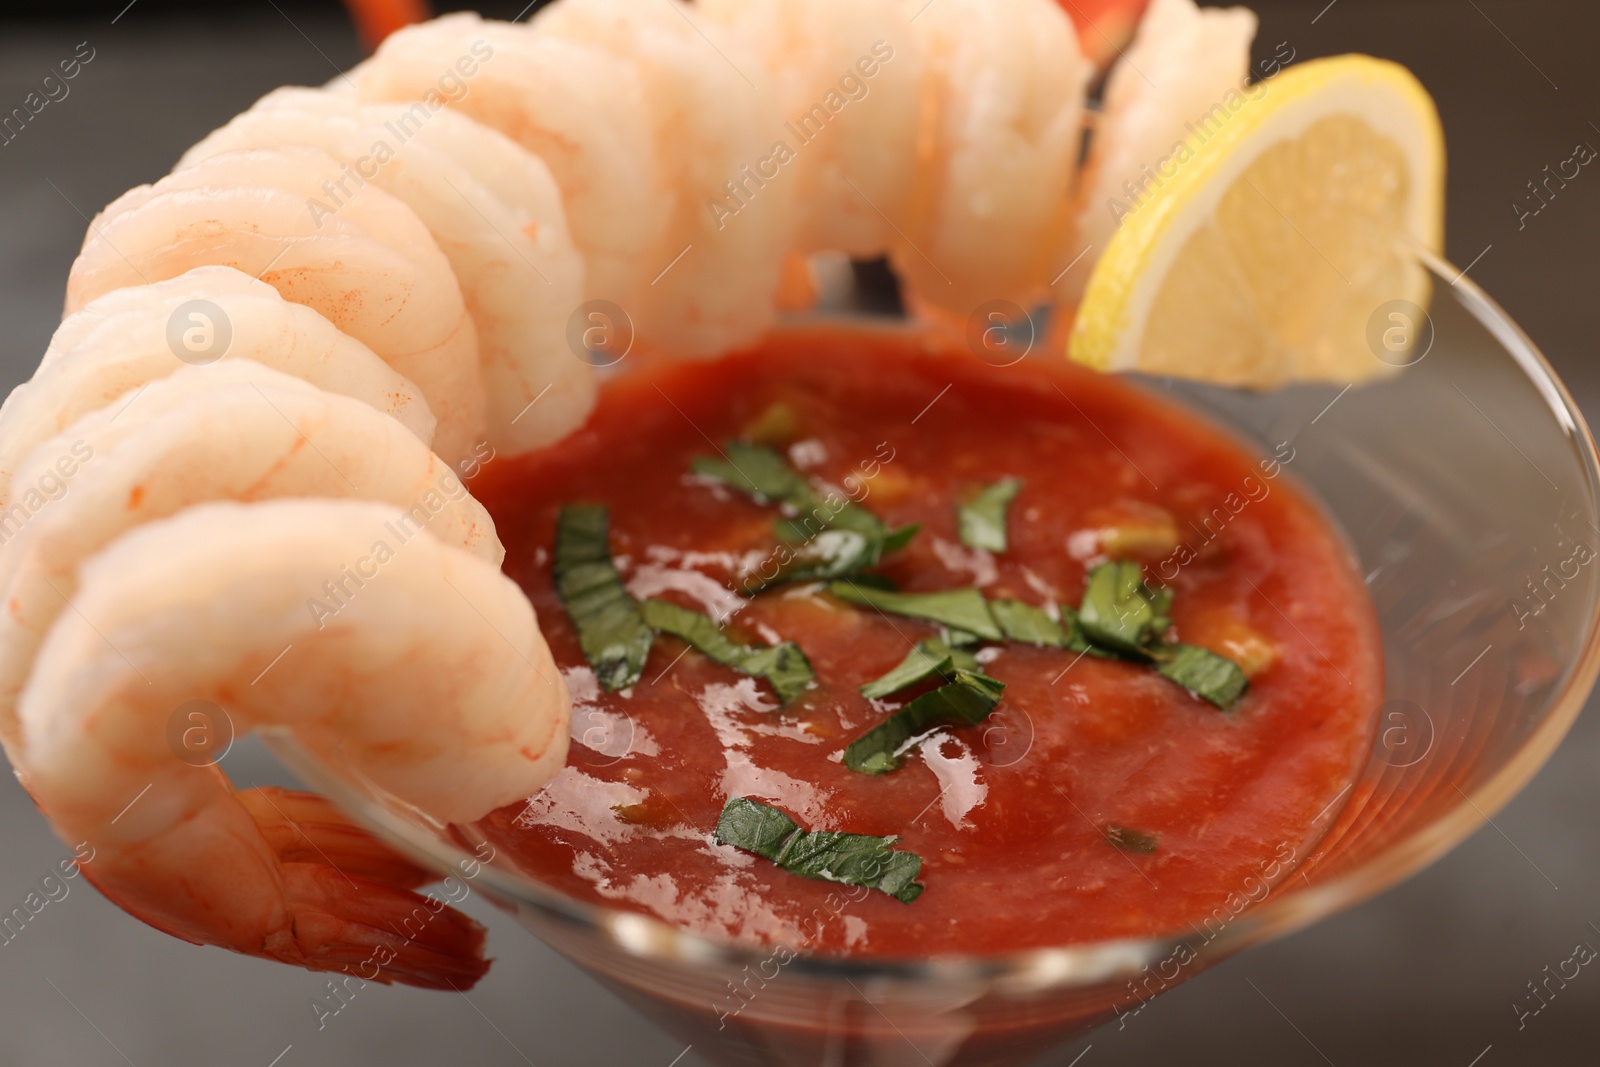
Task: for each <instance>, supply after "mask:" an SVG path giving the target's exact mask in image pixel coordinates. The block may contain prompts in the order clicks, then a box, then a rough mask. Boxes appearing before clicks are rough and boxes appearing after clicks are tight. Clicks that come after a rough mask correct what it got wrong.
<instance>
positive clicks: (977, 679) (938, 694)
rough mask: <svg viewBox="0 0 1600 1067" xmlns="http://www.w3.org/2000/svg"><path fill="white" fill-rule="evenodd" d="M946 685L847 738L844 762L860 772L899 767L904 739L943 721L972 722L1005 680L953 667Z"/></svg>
mask: <svg viewBox="0 0 1600 1067" xmlns="http://www.w3.org/2000/svg"><path fill="white" fill-rule="evenodd" d="M951 679H952V680H951V682H950V684H949V685H944V686H940V687H939V688H938V689H935V690H933V691H932V692H929V693H924V694H922V695H921V696H919V697H917V699H915V700H913V701H912V702H911V703H909V704H907V705H906V706H905V707H903V708H901V709H900V710H899V711H897V712H895V713H894V714H893V715H891V716H889V717H888V718H887V719H885V720H883V721H882V722H880V723H879V724H878V725H876V726H874V727H873V728H872V729H870V730H868V731H867V732H866V733H864V734H862V735H861V736H860V737H858V738H856V739H855V740H854V741H852V742H850V744H849V746H848V747H847V748H846V749H845V750H844V765H845V766H846V767H849V768H850V769H851V770H852V771H857V772H859V773H861V774H888V773H889V772H890V771H893V770H897V769H898V768H899V767H900V757H901V754H902V752H903V751H904V749H905V747H906V744H907V742H909V741H912V740H914V739H915V738H918V737H920V736H922V735H923V734H925V733H927V732H928V731H929V730H932V729H933V728H935V727H937V726H942V725H944V724H946V723H951V724H954V725H957V726H976V725H977V724H978V723H980V722H982V721H983V720H984V719H986V718H988V717H989V713H990V712H991V711H993V710H994V709H995V705H996V704H999V703H1000V694H1001V693H1002V692H1004V691H1005V688H1006V687H1005V683H1004V682H997V681H995V680H994V679H993V678H990V677H988V676H987V675H983V674H976V673H974V672H972V671H963V670H957V671H954V672H953V673H952V675H951Z"/></svg>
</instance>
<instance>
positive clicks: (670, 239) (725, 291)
mask: <svg viewBox="0 0 1600 1067" xmlns="http://www.w3.org/2000/svg"><path fill="white" fill-rule="evenodd" d="M703 22H704V20H702V19H700V18H699V16H698V14H696V13H695V9H694V8H693V7H690V6H688V5H685V4H683V3H682V2H681V0H662V2H661V3H659V4H638V3H634V2H633V0H566V2H565V3H561V4H556V5H553V6H551V7H548V8H545V9H544V10H543V11H542V12H540V13H539V14H538V15H536V16H535V17H534V20H533V22H532V24H531V26H530V29H531V30H532V32H533V33H534V34H535V35H537V36H541V37H554V38H559V39H562V40H568V41H573V42H576V43H579V44H583V45H586V46H589V47H593V48H599V49H603V50H605V51H606V52H608V53H610V54H611V56H612V57H613V58H614V65H616V66H624V67H631V68H632V69H633V70H635V71H637V72H638V75H639V78H640V80H641V82H642V83H643V85H644V88H645V103H646V106H647V108H648V109H649V111H648V114H649V115H650V119H651V128H652V137H651V144H652V145H653V147H654V152H655V155H656V166H657V168H658V170H659V172H660V174H661V177H662V180H663V182H664V188H663V190H662V192H663V195H664V196H665V198H666V200H667V202H668V204H669V205H670V207H671V213H670V216H669V218H670V221H669V224H668V226H667V229H666V231H665V233H664V234H663V235H662V236H661V238H660V240H659V241H658V243H657V244H656V245H655V247H654V248H652V249H649V250H648V253H647V256H646V258H645V260H644V264H645V266H646V268H647V270H648V271H649V272H651V273H652V274H653V277H652V280H651V282H650V284H649V285H648V286H646V287H645V288H644V289H643V290H641V292H640V294H639V297H638V303H637V304H636V305H635V306H632V307H630V306H628V305H626V304H625V305H623V308H624V310H625V311H627V312H628V313H629V314H630V315H631V316H632V317H633V318H634V320H635V322H636V324H637V329H638V331H639V336H640V337H641V338H643V339H644V340H645V341H647V342H649V343H650V344H652V345H653V346H655V347H658V348H661V349H664V350H665V351H668V352H671V353H674V354H678V355H686V356H710V355H717V354H720V353H722V352H726V351H728V350H730V349H732V348H736V347H738V346H740V345H743V344H748V343H749V342H751V341H753V340H755V339H756V338H757V337H759V336H760V335H761V334H762V333H763V332H764V331H765V330H766V329H767V328H768V327H769V326H771V324H772V321H773V319H774V317H775V315H776V305H775V295H776V292H777V289H778V282H779V272H780V268H781V265H782V263H783V254H784V252H785V250H786V249H787V247H788V245H789V242H790V231H791V228H792V222H793V206H792V205H793V198H794V195H795V188H794V185H793V183H790V182H786V181H784V180H783V177H782V175H781V174H780V175H778V176H776V177H774V178H772V179H771V180H764V179H763V177H762V173H763V172H766V171H770V169H771V168H774V167H781V160H782V159H783V157H784V156H785V155H786V154H787V153H786V152H785V151H784V150H783V149H782V148H780V146H779V141H780V137H781V135H783V134H784V133H785V130H784V127H783V121H782V117H781V113H780V111H779V109H778V104H777V97H776V94H775V93H774V91H773V89H772V86H771V83H770V81H769V80H768V79H767V77H766V75H765V73H764V72H763V71H762V70H761V68H760V67H759V66H756V65H754V64H749V63H748V62H747V63H746V64H745V65H746V66H748V67H750V69H749V70H745V69H744V68H743V67H740V66H739V64H738V62H737V61H736V60H735V59H734V58H733V53H734V52H735V51H737V49H735V48H734V46H733V42H732V41H731V40H729V39H728V38H727V37H726V36H725V35H724V34H723V33H722V31H721V28H720V27H718V26H716V25H714V24H710V23H705V24H702V23H703ZM752 175H754V177H752ZM733 190H737V191H739V193H740V195H738V196H734V197H732V199H733V200H734V201H735V202H742V205H743V206H742V207H740V208H739V209H738V210H737V212H736V214H735V215H734V216H731V217H730V215H728V214H726V212H727V211H728V210H729V209H728V206H727V203H726V202H725V201H727V200H728V199H729V193H730V191H733ZM719 203H721V204H722V210H721V211H719V210H718V204H719Z"/></svg>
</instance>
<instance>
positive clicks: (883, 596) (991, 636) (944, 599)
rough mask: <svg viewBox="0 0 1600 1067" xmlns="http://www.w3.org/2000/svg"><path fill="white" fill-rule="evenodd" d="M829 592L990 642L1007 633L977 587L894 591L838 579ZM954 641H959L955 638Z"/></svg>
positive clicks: (861, 603)
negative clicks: (996, 620) (927, 590)
mask: <svg viewBox="0 0 1600 1067" xmlns="http://www.w3.org/2000/svg"><path fill="white" fill-rule="evenodd" d="M828 592H830V593H832V594H833V595H834V596H836V597H838V598H839V599H840V600H845V601H848V602H850V603H851V604H859V605H861V606H862V607H868V608H876V609H877V610H879V611H882V612H884V613H886V614H889V615H904V616H906V617H907V618H911V619H927V620H929V621H930V622H936V623H939V624H940V625H942V626H945V627H947V628H948V629H950V630H951V631H956V630H962V631H965V632H966V633H969V634H975V635H976V636H978V637H981V638H983V639H985V640H988V641H1003V640H1004V639H1005V635H1004V634H1003V633H1001V632H1000V627H998V626H996V625H995V621H994V616H992V615H990V614H989V602H988V601H986V600H984V599H983V594H982V593H980V592H978V591H977V590H976V589H972V588H967V589H950V590H946V591H944V592H940V593H890V592H885V591H883V590H879V589H863V588H861V587H860V586H858V585H853V584H852V583H850V582H834V583H832V584H831V585H829V586H828ZM950 643H952V644H955V643H956V642H955V641H953V640H952V641H951V642H950Z"/></svg>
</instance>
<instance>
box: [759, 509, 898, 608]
mask: <svg viewBox="0 0 1600 1067" xmlns="http://www.w3.org/2000/svg"><path fill="white" fill-rule="evenodd" d="M778 522H779V523H787V522H789V520H788V519H779V520H778ZM781 533H782V530H781V528H780V534H781ZM778 551H779V552H785V551H786V552H787V556H788V558H787V559H785V560H783V561H782V562H780V563H779V564H778V570H777V573H776V574H775V575H773V576H772V577H771V578H766V579H765V580H763V581H760V582H753V583H749V584H748V585H747V588H749V589H750V590H751V591H752V592H760V591H761V590H763V589H768V588H771V587H772V586H774V585H781V584H782V583H784V582H825V581H829V580H831V579H834V578H842V577H845V576H846V575H855V574H858V573H859V572H860V571H861V569H862V568H863V567H870V566H872V565H873V564H874V563H876V562H878V557H879V556H880V555H882V553H883V546H882V545H881V544H880V543H879V542H878V541H876V540H874V539H873V538H871V537H870V536H868V535H866V534H862V533H857V532H856V531H854V530H823V531H822V532H821V533H819V534H817V535H816V536H814V537H813V538H811V540H809V541H806V542H804V543H802V544H800V545H797V546H795V547H794V548H792V549H787V550H786V549H781V548H780V549H779V550H778Z"/></svg>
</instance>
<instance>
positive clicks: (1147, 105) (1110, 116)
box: [1057, 0, 1256, 303]
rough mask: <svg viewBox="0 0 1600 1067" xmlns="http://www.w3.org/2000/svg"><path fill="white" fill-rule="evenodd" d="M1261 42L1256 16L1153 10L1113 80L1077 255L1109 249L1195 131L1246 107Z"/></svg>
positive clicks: (1072, 293)
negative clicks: (1255, 41)
mask: <svg viewBox="0 0 1600 1067" xmlns="http://www.w3.org/2000/svg"><path fill="white" fill-rule="evenodd" d="M1255 33H1256V16H1255V13H1254V12H1252V11H1249V10H1247V9H1246V8H1242V7H1231V8H1227V9H1224V10H1217V9H1206V10H1201V9H1200V8H1198V7H1196V6H1195V3H1194V0H1153V2H1152V3H1151V5H1150V8H1149V10H1148V11H1147V12H1146V14H1145V16H1144V21H1143V22H1141V23H1140V24H1139V31H1138V34H1137V36H1136V37H1135V38H1134V42H1133V47H1132V48H1130V49H1129V50H1128V54H1127V56H1126V57H1125V58H1124V59H1123V61H1122V62H1121V63H1119V64H1118V65H1117V66H1115V67H1114V68H1112V71H1111V75H1110V77H1109V78H1108V79H1107V80H1106V91H1105V100H1104V108H1103V110H1102V112H1101V115H1100V122H1099V125H1098V127H1097V128H1096V130H1095V133H1094V136H1093V138H1092V140H1091V141H1090V147H1089V159H1088V163H1087V166H1086V167H1085V171H1084V180H1083V196H1082V202H1081V204H1080V206H1079V209H1078V217H1077V238H1076V242H1077V246H1078V248H1085V247H1087V248H1089V249H1104V248H1105V246H1106V242H1107V241H1109V240H1111V236H1112V234H1113V233H1115V232H1116V228H1117V226H1118V225H1119V224H1120V222H1121V220H1122V218H1123V217H1124V216H1125V215H1127V214H1128V213H1129V212H1130V211H1132V210H1135V209H1137V207H1138V205H1139V203H1140V201H1141V200H1142V199H1143V198H1145V197H1146V196H1148V195H1150V194H1151V193H1153V192H1154V189H1155V186H1157V185H1159V184H1160V182H1161V178H1162V175H1160V174H1159V173H1157V172H1158V170H1160V169H1162V168H1164V167H1166V166H1168V165H1177V164H1178V163H1181V161H1182V160H1183V159H1185V158H1187V157H1186V156H1185V154H1184V153H1185V152H1189V151H1191V150H1190V149H1189V147H1188V146H1187V144H1186V142H1187V140H1188V137H1189V132H1188V131H1189V124H1190V123H1194V122H1198V123H1200V124H1201V126H1202V128H1205V127H1207V124H1208V123H1212V122H1215V121H1216V120H1217V118H1218V117H1219V116H1220V117H1221V120H1222V121H1226V116H1227V115H1228V114H1230V113H1231V112H1232V111H1234V110H1236V109H1237V107H1239V106H1242V105H1243V101H1244V96H1243V95H1241V94H1242V93H1243V91H1244V89H1245V88H1246V85H1247V79H1248V75H1249V71H1250V41H1251V39H1252V38H1254V37H1255ZM1235 101H1237V103H1235ZM1212 132H1213V133H1215V132H1216V131H1215V129H1212ZM1167 176H1168V177H1170V176H1171V175H1170V174H1168V175H1167ZM1064 254H1065V255H1067V256H1069V257H1070V256H1072V255H1076V254H1077V252H1076V250H1075V249H1074V250H1068V251H1067V252H1065V253H1064ZM1089 274H1090V271H1089V269H1088V267H1087V266H1085V267H1083V268H1080V269H1078V270H1074V271H1071V272H1070V273H1069V275H1068V277H1067V278H1064V279H1063V280H1062V283H1061V286H1060V292H1059V293H1058V294H1057V299H1058V300H1060V301H1067V302H1073V303H1075V302H1076V301H1077V300H1078V299H1080V298H1081V297H1082V296H1083V291H1084V288H1085V287H1086V286H1087V285H1088V284H1089Z"/></svg>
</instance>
